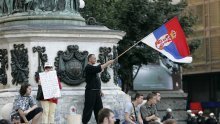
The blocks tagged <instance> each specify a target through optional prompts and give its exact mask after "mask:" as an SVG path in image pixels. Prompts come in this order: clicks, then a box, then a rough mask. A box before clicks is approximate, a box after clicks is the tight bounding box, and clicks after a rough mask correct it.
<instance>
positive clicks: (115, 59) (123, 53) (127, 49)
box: [114, 40, 141, 61]
mask: <svg viewBox="0 0 220 124" xmlns="http://www.w3.org/2000/svg"><path fill="white" fill-rule="evenodd" d="M140 42H141V40H140V41H138V42H137V43H135V44H134V45H133V46H131V47H129V48H128V49H127V50H125V51H124V52H123V53H121V54H120V55H118V56H117V57H116V58H115V59H114V61H115V60H117V59H118V58H119V57H121V56H122V55H124V54H125V53H126V52H127V51H129V50H130V49H131V48H133V47H134V46H136V45H137V44H138V43H140Z"/></svg>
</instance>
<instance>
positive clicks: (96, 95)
mask: <svg viewBox="0 0 220 124" xmlns="http://www.w3.org/2000/svg"><path fill="white" fill-rule="evenodd" d="M102 108H103V105H102V99H101V94H100V90H86V91H85V103H84V109H83V117H82V122H83V124H87V123H88V122H89V120H90V118H91V116H92V111H93V110H94V115H95V119H96V122H97V123H98V112H99V110H101V109H102Z"/></svg>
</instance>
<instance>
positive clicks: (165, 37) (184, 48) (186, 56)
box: [141, 17, 192, 63]
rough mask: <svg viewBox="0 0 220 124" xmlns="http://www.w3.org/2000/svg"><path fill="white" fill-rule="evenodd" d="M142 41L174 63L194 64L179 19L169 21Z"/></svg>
mask: <svg viewBox="0 0 220 124" xmlns="http://www.w3.org/2000/svg"><path fill="white" fill-rule="evenodd" d="M141 41H142V42H143V43H145V44H147V45H149V46H150V47H152V48H154V49H155V50H157V51H159V52H161V53H162V54H163V55H165V56H166V57H168V58H169V59H170V60H172V61H174V62H178V63H191V62H192V57H191V56H190V52H189V47H188V45H187V42H186V37H185V35H184V32H183V30H182V28H181V26H180V24H179V21H178V19H177V17H174V18H173V19H171V20H169V21H168V22H167V23H165V24H163V25H162V26H161V27H160V28H158V29H156V30H155V31H154V32H152V33H151V34H149V35H148V36H146V37H145V38H143V39H142V40H141Z"/></svg>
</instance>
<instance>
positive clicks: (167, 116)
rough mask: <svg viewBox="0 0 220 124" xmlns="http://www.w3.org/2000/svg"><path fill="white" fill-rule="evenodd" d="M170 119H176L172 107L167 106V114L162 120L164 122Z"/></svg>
mask: <svg viewBox="0 0 220 124" xmlns="http://www.w3.org/2000/svg"><path fill="white" fill-rule="evenodd" d="M168 119H174V117H173V113H172V109H170V108H167V113H166V115H164V116H163V119H162V122H164V121H166V120H168Z"/></svg>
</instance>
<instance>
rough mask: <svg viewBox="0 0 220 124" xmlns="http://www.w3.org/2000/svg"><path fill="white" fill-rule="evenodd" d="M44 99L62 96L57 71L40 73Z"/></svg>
mask: <svg viewBox="0 0 220 124" xmlns="http://www.w3.org/2000/svg"><path fill="white" fill-rule="evenodd" d="M39 75H40V81H41V86H42V90H43V94H44V99H50V98H58V97H61V93H60V87H59V84H58V79H57V72H56V71H49V72H42V73H39Z"/></svg>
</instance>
